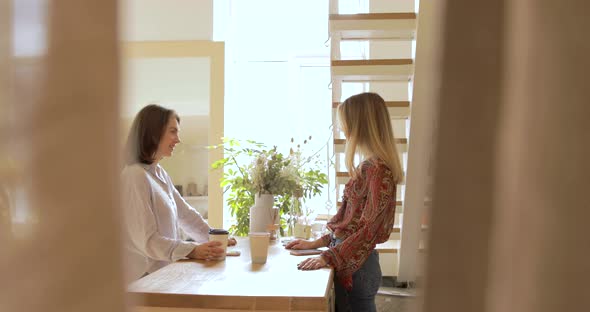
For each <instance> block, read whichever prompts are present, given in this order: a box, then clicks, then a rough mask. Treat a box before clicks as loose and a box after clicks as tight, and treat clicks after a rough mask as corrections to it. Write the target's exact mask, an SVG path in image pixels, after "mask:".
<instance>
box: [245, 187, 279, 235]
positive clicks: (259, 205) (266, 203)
mask: <svg viewBox="0 0 590 312" xmlns="http://www.w3.org/2000/svg"><path fill="white" fill-rule="evenodd" d="M274 201H275V198H274V195H272V194H260V195H258V194H256V195H255V196H254V206H252V207H250V232H267V231H268V226H269V225H272V224H274V223H275V222H274V221H275V220H273V215H274V213H273V205H274Z"/></svg>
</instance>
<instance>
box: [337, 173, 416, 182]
mask: <svg viewBox="0 0 590 312" xmlns="http://www.w3.org/2000/svg"><path fill="white" fill-rule="evenodd" d="M349 180H350V176H349V175H348V172H345V171H344V172H343V171H336V184H346V183H348V181H349ZM405 184H406V179H405V176H404V177H403V179H402V180H401V181H400V182H399V183H398V185H405Z"/></svg>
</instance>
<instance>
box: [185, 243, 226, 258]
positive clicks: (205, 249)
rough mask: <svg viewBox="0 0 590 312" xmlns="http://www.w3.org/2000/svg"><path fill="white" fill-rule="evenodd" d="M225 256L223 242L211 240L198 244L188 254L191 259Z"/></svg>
mask: <svg viewBox="0 0 590 312" xmlns="http://www.w3.org/2000/svg"><path fill="white" fill-rule="evenodd" d="M222 256H223V248H221V242H218V241H211V242H206V243H202V244H200V245H198V246H197V247H195V249H193V251H191V253H190V254H188V257H189V258H191V259H199V260H212V259H216V258H219V257H222Z"/></svg>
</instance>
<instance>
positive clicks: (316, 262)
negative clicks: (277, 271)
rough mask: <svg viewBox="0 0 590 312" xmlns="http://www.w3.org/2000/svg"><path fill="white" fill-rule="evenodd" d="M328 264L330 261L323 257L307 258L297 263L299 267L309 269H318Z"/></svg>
mask: <svg viewBox="0 0 590 312" xmlns="http://www.w3.org/2000/svg"><path fill="white" fill-rule="evenodd" d="M326 266H328V263H327V262H326V260H325V259H324V258H323V257H315V258H307V259H305V260H303V261H301V262H300V263H299V264H298V265H297V269H299V270H304V271H309V270H317V269H321V268H324V267H326Z"/></svg>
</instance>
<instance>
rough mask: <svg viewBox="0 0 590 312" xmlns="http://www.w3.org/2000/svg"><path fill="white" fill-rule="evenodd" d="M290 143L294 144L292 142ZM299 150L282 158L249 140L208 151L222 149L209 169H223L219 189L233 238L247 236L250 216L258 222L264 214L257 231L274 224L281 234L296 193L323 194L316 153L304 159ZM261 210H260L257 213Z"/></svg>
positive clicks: (323, 181)
mask: <svg viewBox="0 0 590 312" xmlns="http://www.w3.org/2000/svg"><path fill="white" fill-rule="evenodd" d="M309 140H311V137H309ZM291 143H294V140H293V139H291ZM306 143H307V140H305V141H304V144H306ZM300 146H301V145H297V147H296V148H293V147H292V148H291V149H290V151H289V153H288V154H283V153H281V152H279V150H278V148H277V147H276V146H274V147H272V148H267V147H266V146H265V145H264V144H262V143H259V142H255V141H251V140H247V141H240V140H235V139H230V138H224V139H223V143H222V144H219V145H217V146H212V147H211V148H223V149H224V158H222V159H220V160H217V161H215V162H214V163H213V164H212V168H213V169H217V170H219V169H222V168H223V167H225V170H224V173H223V176H222V178H221V180H220V185H221V187H222V188H223V190H224V193H228V197H227V204H228V206H229V208H230V214H231V215H232V216H233V217H234V218H235V219H236V223H235V224H233V225H232V226H231V227H230V231H231V232H232V233H233V234H234V235H238V236H246V235H248V233H249V232H250V226H251V223H252V222H251V221H252V220H251V216H253V217H254V218H255V219H257V218H258V217H257V216H258V214H260V213H262V214H265V219H266V220H265V221H261V222H262V223H260V222H258V225H257V226H258V229H257V230H260V227H261V226H264V223H268V222H272V223H274V222H277V223H278V224H279V226H280V229H281V233H284V229H285V226H286V224H287V223H288V221H289V217H292V215H293V214H292V213H291V209H292V205H293V203H292V198H293V196H294V195H293V194H294V193H297V192H299V193H302V194H303V196H302V197H303V198H311V197H313V196H316V195H320V194H321V193H322V190H323V186H324V185H325V184H326V183H328V178H327V175H326V174H325V173H323V171H322V165H323V163H322V162H321V161H320V160H319V157H318V153H315V154H313V155H311V156H304V155H303V152H302V151H301V149H300ZM269 202H270V203H271V205H272V206H271V207H270V208H268V206H269ZM260 207H263V208H262V209H260V210H258V208H260ZM268 209H272V210H268ZM269 213H270V214H269ZM254 221H257V220H254ZM255 227H256V225H255Z"/></svg>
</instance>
